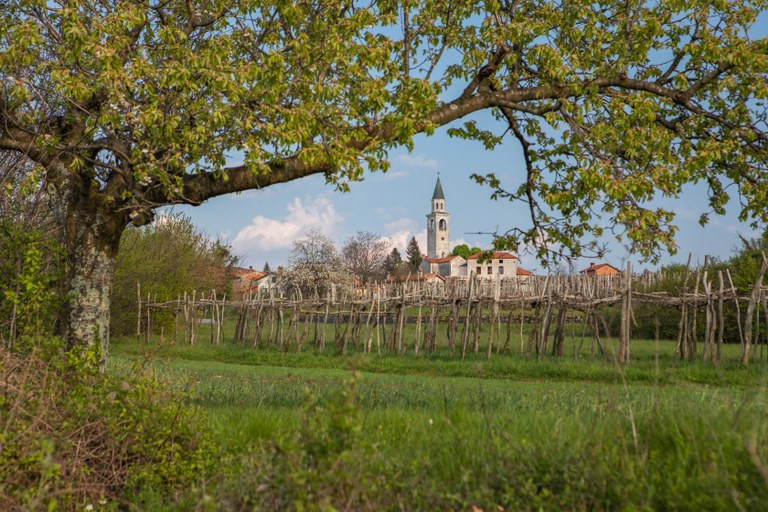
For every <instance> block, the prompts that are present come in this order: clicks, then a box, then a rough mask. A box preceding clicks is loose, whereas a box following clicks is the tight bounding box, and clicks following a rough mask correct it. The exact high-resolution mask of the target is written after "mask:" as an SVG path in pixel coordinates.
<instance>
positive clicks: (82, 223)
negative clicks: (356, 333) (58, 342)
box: [49, 187, 128, 364]
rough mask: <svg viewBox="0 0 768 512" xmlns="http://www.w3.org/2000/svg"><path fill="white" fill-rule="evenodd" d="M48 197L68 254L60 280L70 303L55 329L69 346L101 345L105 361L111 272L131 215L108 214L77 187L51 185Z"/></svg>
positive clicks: (102, 359)
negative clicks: (54, 186)
mask: <svg viewBox="0 0 768 512" xmlns="http://www.w3.org/2000/svg"><path fill="white" fill-rule="evenodd" d="M49 195H50V201H51V207H52V210H53V212H54V215H55V216H56V217H57V223H58V225H59V226H60V231H59V235H60V241H61V243H62V245H63V247H64V249H65V251H66V254H67V258H66V262H67V264H66V269H65V274H64V279H63V282H62V289H63V291H64V293H65V294H66V302H65V304H66V306H65V310H64V312H63V316H62V320H61V322H60V323H59V325H58V326H57V330H58V333H59V334H60V335H62V336H64V338H65V339H66V342H67V347H68V348H69V349H70V350H72V349H78V348H83V349H85V348H91V347H93V346H95V345H97V344H98V345H99V346H100V355H101V361H102V364H103V362H104V361H105V360H106V357H107V352H108V347H109V322H110V300H111V293H112V276H113V273H114V267H115V261H116V256H117V249H118V245H119V243H120V236H121V234H122V232H123V229H125V226H126V224H127V220H128V219H127V217H125V216H124V215H119V214H115V213H107V212H106V211H105V209H102V208H99V202H98V201H93V200H92V198H90V197H89V194H87V193H83V191H80V190H78V189H77V188H73V187H64V188H63V189H59V190H56V189H54V188H51V189H50V190H49Z"/></svg>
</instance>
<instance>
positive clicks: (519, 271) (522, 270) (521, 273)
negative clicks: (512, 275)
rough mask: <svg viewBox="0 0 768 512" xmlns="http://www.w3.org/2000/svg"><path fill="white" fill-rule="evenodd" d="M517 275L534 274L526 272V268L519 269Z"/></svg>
mask: <svg viewBox="0 0 768 512" xmlns="http://www.w3.org/2000/svg"><path fill="white" fill-rule="evenodd" d="M517 275H519V276H532V275H533V272H531V271H530V270H525V269H524V268H520V267H517Z"/></svg>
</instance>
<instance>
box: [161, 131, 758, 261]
mask: <svg viewBox="0 0 768 512" xmlns="http://www.w3.org/2000/svg"><path fill="white" fill-rule="evenodd" d="M390 162H391V168H390V170H389V171H388V172H386V173H368V174H367V175H366V178H365V180H364V181H362V182H359V183H353V184H352V190H351V192H349V193H341V192H337V191H335V189H334V187H333V186H332V185H326V184H325V180H324V178H323V177H322V176H312V177H308V178H304V179H301V180H296V181H293V182H289V183H284V184H279V185H274V186H270V187H268V188H265V189H262V190H252V191H247V192H243V193H241V194H237V195H228V196H223V197H219V198H215V199H213V200H210V201H208V202H206V203H205V204H203V205H201V206H198V207H176V208H175V209H176V210H178V211H182V212H183V213H185V214H187V215H189V216H190V217H191V219H192V221H193V222H194V223H195V224H196V225H197V226H198V227H200V228H201V229H203V230H204V231H205V232H206V233H208V234H209V235H212V236H217V237H220V238H221V239H222V240H225V241H227V242H229V243H231V244H232V247H233V248H234V251H235V252H236V253H237V254H238V255H240V256H241V257H242V263H243V265H244V266H249V265H250V266H253V267H254V268H256V269H261V268H262V267H263V266H264V264H265V262H268V263H269V265H270V267H271V268H273V269H274V268H276V267H277V266H278V265H285V264H286V263H287V261H288V258H289V255H290V251H291V247H292V242H293V241H294V240H297V239H300V238H302V237H304V236H305V234H306V233H307V231H308V230H309V229H312V228H318V229H320V230H321V231H322V232H324V233H325V234H327V235H328V236H329V237H331V238H332V239H333V240H334V241H335V242H336V243H337V246H338V247H341V245H342V244H343V243H344V241H345V240H346V239H347V238H348V237H349V236H351V235H354V234H355V232H357V231H371V232H374V233H377V234H379V235H381V236H382V237H383V238H386V239H388V241H390V242H391V244H392V245H393V246H396V247H398V248H399V249H400V250H401V252H402V251H404V249H405V245H406V244H407V242H408V240H410V238H411V237H412V236H415V237H416V239H417V240H418V242H419V245H420V247H421V249H422V252H426V222H427V221H426V215H427V214H428V213H429V212H430V209H431V198H432V193H433V191H434V186H435V181H436V179H437V176H438V173H439V175H440V180H441V182H442V184H443V190H444V192H445V197H446V210H447V212H448V213H450V214H451V227H450V230H451V231H450V236H451V245H452V246H453V245H456V244H460V243H467V244H470V245H474V246H477V247H480V248H490V245H491V241H492V236H491V235H487V234H476V233H477V232H493V231H497V230H498V231H499V232H502V233H503V232H504V231H506V230H507V229H509V228H512V227H515V226H527V225H528V224H529V222H528V220H527V219H528V218H527V208H526V206H525V205H524V204H517V203H511V202H508V201H506V200H500V201H494V200H491V199H490V198H489V196H490V194H491V190H490V189H489V188H487V187H483V186H481V185H478V184H476V183H475V182H474V181H473V180H471V179H470V177H469V176H470V175H471V174H472V173H473V172H478V173H485V172H494V173H496V175H497V176H498V177H499V178H501V180H502V183H503V184H504V185H505V186H507V187H508V188H512V187H516V186H517V185H519V183H520V182H521V179H522V177H523V176H524V174H525V173H524V163H523V160H522V154H521V152H520V149H519V147H518V145H517V144H516V143H515V142H514V141H513V140H512V139H509V140H508V141H507V143H506V144H503V145H502V146H501V147H499V148H497V149H496V150H494V151H487V150H485V149H484V148H483V146H482V145H481V144H479V143H477V142H473V141H465V140H460V139H453V138H450V137H449V136H448V135H447V133H446V128H442V129H440V130H437V131H436V132H435V134H433V135H432V136H430V137H428V136H425V135H420V136H418V137H417V138H416V140H415V146H414V149H413V152H410V153H409V152H408V151H407V150H405V149H401V150H395V151H393V152H392V153H391V154H390ZM654 204H659V205H663V206H664V207H666V208H670V209H672V210H673V211H674V212H675V213H676V214H677V219H676V223H677V225H678V226H679V228H680V229H679V232H678V234H677V244H678V246H679V249H678V253H677V254H676V255H674V256H670V255H669V254H664V255H663V257H662V259H661V262H660V264H667V263H670V262H681V263H685V260H686V259H687V257H688V254H689V253H691V254H692V259H693V261H694V262H695V261H702V262H703V260H704V256H705V255H711V256H717V257H721V258H727V257H728V256H729V255H730V254H731V253H732V252H733V251H734V249H735V248H736V247H737V246H738V245H739V238H738V237H739V234H741V235H743V236H747V237H751V236H756V235H757V232H755V231H753V230H752V229H751V228H750V227H749V226H748V225H747V224H743V223H740V222H739V221H738V219H737V215H738V205H737V204H735V202H733V201H732V204H730V205H729V208H728V213H727V215H725V216H714V215H713V216H712V217H711V219H710V223H709V224H708V225H707V226H705V227H701V226H700V225H699V224H698V219H699V215H700V214H701V213H703V212H704V211H706V206H707V205H706V190H705V189H704V188H702V187H697V186H691V187H688V189H687V190H685V191H684V193H683V195H682V196H681V197H680V198H679V199H674V200H664V201H661V202H656V203H654ZM606 241H607V242H608V243H609V245H608V247H609V252H608V254H606V255H605V257H604V258H603V259H601V260H600V261H602V262H607V263H611V264H612V265H614V266H617V267H622V268H623V267H624V266H625V265H626V262H627V260H629V261H631V262H632V264H633V268H635V269H638V270H639V269H645V268H649V269H653V268H656V267H657V265H652V264H650V263H644V262H642V259H641V258H640V256H639V255H632V254H629V253H628V251H627V250H626V248H625V247H623V246H622V245H621V244H620V243H619V242H617V241H616V240H612V239H609V238H607V239H606ZM518 256H519V258H520V260H521V266H522V267H523V268H526V269H529V270H533V271H543V267H542V265H541V264H540V263H539V262H538V261H537V260H536V258H535V257H534V256H533V255H532V254H528V253H526V252H525V251H524V250H523V251H521V253H520V254H519V255H518ZM590 261H595V260H586V259H581V260H576V261H575V264H574V267H575V269H576V270H580V269H581V268H584V267H587V266H588V265H589V263H590Z"/></svg>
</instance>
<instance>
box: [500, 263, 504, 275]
mask: <svg viewBox="0 0 768 512" xmlns="http://www.w3.org/2000/svg"><path fill="white" fill-rule="evenodd" d="M503 273H504V266H503V265H499V274H503Z"/></svg>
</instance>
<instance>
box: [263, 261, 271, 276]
mask: <svg viewBox="0 0 768 512" xmlns="http://www.w3.org/2000/svg"><path fill="white" fill-rule="evenodd" d="M262 272H264V273H265V274H269V273H270V272H272V269H271V268H269V262H268V261H267V262H264V269H263V270H262Z"/></svg>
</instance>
